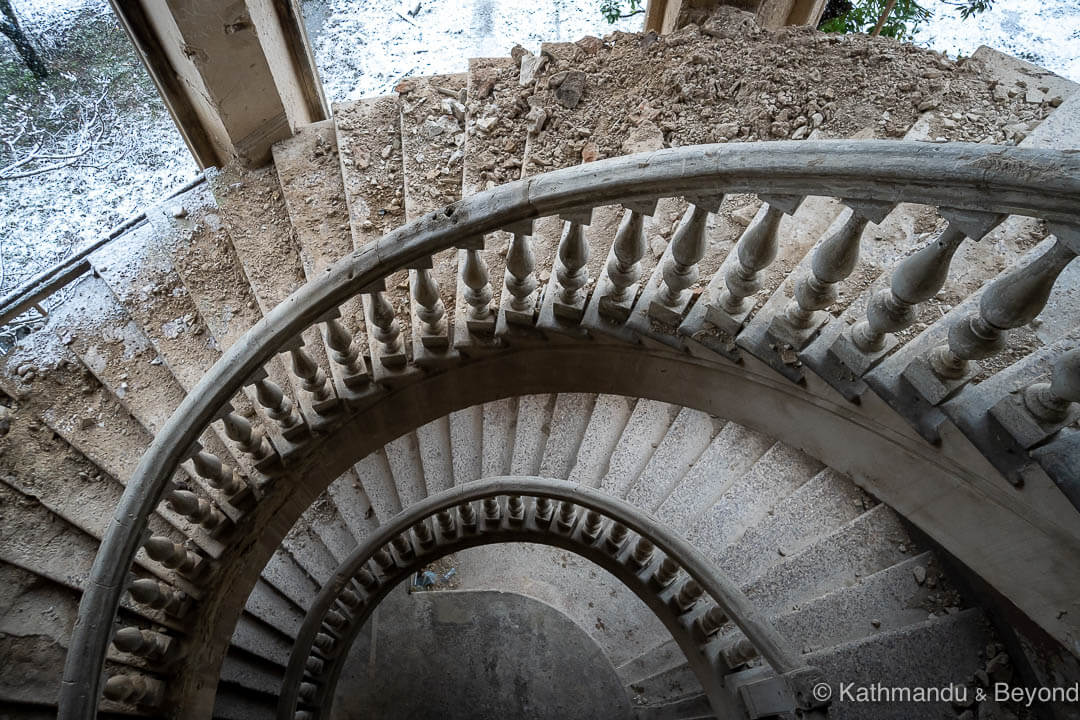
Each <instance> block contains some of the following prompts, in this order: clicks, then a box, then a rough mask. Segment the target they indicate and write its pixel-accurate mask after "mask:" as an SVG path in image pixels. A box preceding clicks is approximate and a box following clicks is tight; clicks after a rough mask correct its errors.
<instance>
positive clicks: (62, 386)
mask: <svg viewBox="0 0 1080 720" xmlns="http://www.w3.org/2000/svg"><path fill="white" fill-rule="evenodd" d="M28 341H29V342H28ZM30 368H32V369H30ZM20 370H22V371H24V372H23V373H22V374H21V375H20V374H19V371H20ZM0 389H2V390H3V391H4V392H6V393H7V394H8V395H9V396H10V397H13V398H16V399H17V400H18V402H19V403H20V410H21V411H22V412H24V413H25V415H24V417H26V418H27V422H28V427H29V426H30V425H31V424H37V421H38V420H40V422H42V423H44V425H45V426H47V427H48V428H49V429H50V430H52V431H53V432H55V433H56V434H58V435H59V436H60V437H62V438H63V439H64V440H65V441H66V442H67V443H68V444H69V445H70V446H71V447H73V448H75V449H76V450H77V451H78V452H79V453H80V454H81V455H82V456H83V457H85V458H87V459H88V460H89V461H90V462H92V463H93V464H94V465H95V466H97V467H98V468H100V469H101V470H103V471H104V472H105V473H107V474H108V475H110V476H111V477H113V478H115V479H116V480H117V481H118V482H119V483H120V484H126V483H127V481H128V479H129V478H130V477H131V476H132V475H133V474H134V472H135V468H136V466H137V465H138V462H139V459H140V458H141V457H142V453H143V452H144V451H145V449H146V448H147V446H149V444H150V441H151V437H150V435H149V434H148V433H147V432H146V430H145V429H144V428H143V427H142V426H140V425H139V423H138V422H137V421H136V420H135V419H134V418H133V417H131V414H130V413H128V411H127V409H125V408H124V407H122V406H121V405H120V404H119V402H118V401H117V400H116V397H115V395H113V394H112V393H111V392H109V390H108V389H107V388H105V387H103V386H102V385H101V383H100V382H99V381H98V380H97V378H95V377H94V376H93V375H92V374H91V373H90V372H89V371H88V370H87V369H86V368H85V367H84V366H83V364H82V363H81V361H80V360H79V359H78V357H76V355H75V354H74V353H72V352H71V350H70V349H68V348H67V347H66V346H64V345H63V343H61V341H60V339H59V338H58V337H57V336H56V334H55V333H53V332H52V331H51V330H50V329H48V328H46V329H44V330H42V331H39V332H37V333H35V334H34V335H32V336H30V337H29V338H27V339H25V340H23V341H22V342H21V343H20V344H19V345H16V346H15V348H13V349H12V350H11V352H9V353H7V354H6V355H4V356H3V358H0ZM118 438H122V440H121V441H119V442H118ZM185 477H186V473H184V472H183V471H182V470H180V471H178V474H177V478H176V479H179V480H181V482H184V481H185V480H184V478H185ZM58 491H59V492H65V491H64V490H60V489H59V488H58ZM80 515H82V513H81V512H80ZM110 515H111V513H110ZM154 517H158V518H161V519H163V521H164V523H167V525H168V526H171V528H175V529H174V530H165V531H164V532H163V533H162V534H163V535H165V536H167V537H170V538H172V539H173V540H174V541H176V542H183V541H184V540H185V539H187V538H189V537H190V538H192V539H194V540H196V542H197V543H198V544H199V546H200V548H202V549H203V550H204V551H207V552H210V553H211V554H216V553H217V552H219V551H220V543H218V542H217V541H216V540H213V539H211V538H210V537H209V536H208V535H207V534H206V533H205V532H204V531H203V530H202V529H201V528H199V529H196V528H194V527H192V525H191V523H189V522H188V521H187V519H186V518H184V517H182V516H180V515H178V514H177V513H175V512H173V511H172V510H171V509H169V508H168V507H167V506H164V505H162V506H159V507H158V508H157V509H156V511H155V514H154ZM151 527H153V525H151ZM158 529H162V530H164V526H163V525H159V526H158Z"/></svg>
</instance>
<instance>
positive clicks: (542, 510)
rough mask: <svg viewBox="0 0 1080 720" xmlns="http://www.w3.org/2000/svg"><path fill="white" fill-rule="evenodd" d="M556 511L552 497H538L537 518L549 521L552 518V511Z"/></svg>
mask: <svg viewBox="0 0 1080 720" xmlns="http://www.w3.org/2000/svg"><path fill="white" fill-rule="evenodd" d="M553 511H554V507H553V506H552V504H551V498H546V497H538V498H536V519H537V520H539V521H541V522H548V521H549V520H551V513H552V512H553Z"/></svg>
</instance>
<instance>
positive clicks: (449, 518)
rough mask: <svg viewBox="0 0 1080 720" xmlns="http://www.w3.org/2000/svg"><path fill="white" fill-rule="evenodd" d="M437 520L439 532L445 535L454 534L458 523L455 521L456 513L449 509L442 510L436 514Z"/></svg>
mask: <svg viewBox="0 0 1080 720" xmlns="http://www.w3.org/2000/svg"><path fill="white" fill-rule="evenodd" d="M435 520H436V522H438V524H439V532H440V533H442V535H443V536H448V535H453V534H454V530H455V529H456V525H457V524H456V523H455V522H454V513H452V512H450V511H449V510H440V511H439V513H438V514H437V515H436V516H435Z"/></svg>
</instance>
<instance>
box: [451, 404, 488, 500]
mask: <svg viewBox="0 0 1080 720" xmlns="http://www.w3.org/2000/svg"><path fill="white" fill-rule="evenodd" d="M449 418H450V420H449V421H450V455H451V459H452V462H453V466H454V484H455V485H460V484H462V483H466V482H472V481H473V480H479V479H480V477H481V476H482V474H483V445H484V408H483V406H482V405H473V406H472V407H468V408H465V409H464V410H458V411H456V412H452V413H450V415H449Z"/></svg>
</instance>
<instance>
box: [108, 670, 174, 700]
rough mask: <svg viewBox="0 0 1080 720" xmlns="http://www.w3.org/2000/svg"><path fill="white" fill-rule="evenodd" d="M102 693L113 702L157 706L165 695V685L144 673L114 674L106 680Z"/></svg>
mask: <svg viewBox="0 0 1080 720" xmlns="http://www.w3.org/2000/svg"><path fill="white" fill-rule="evenodd" d="M102 694H103V695H104V696H105V697H106V698H107V699H109V700H112V701H113V702H121V703H133V704H136V705H145V706H148V707H157V706H158V705H160V704H161V701H162V699H163V698H164V696H165V685H164V684H163V683H162V682H161V681H160V680H155V679H153V678H148V677H146V676H144V675H113V676H112V677H110V678H109V679H108V680H106V681H105V688H104V690H103V691H102Z"/></svg>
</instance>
